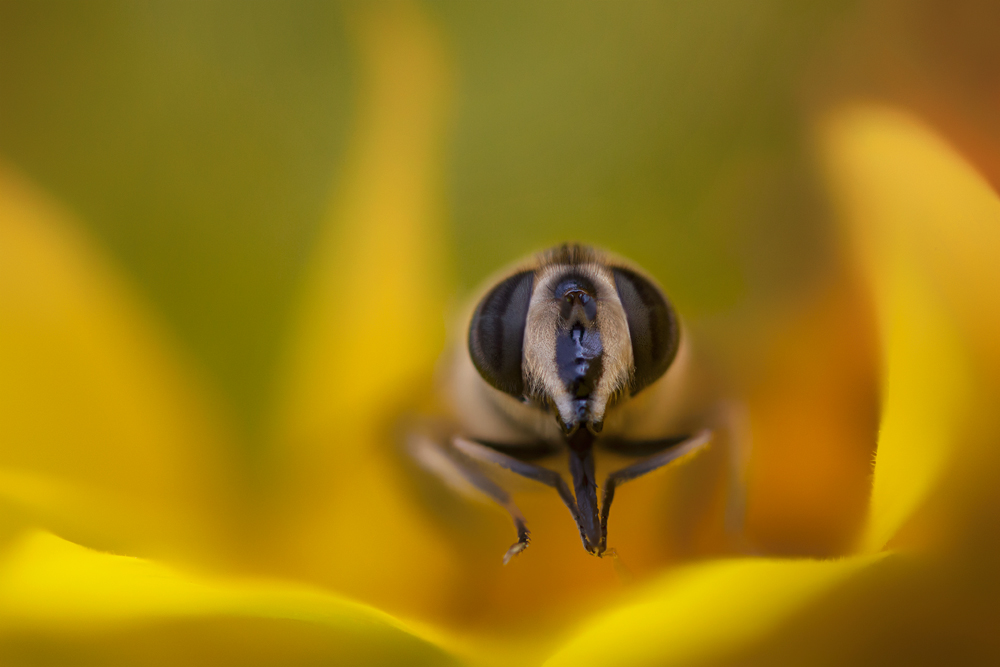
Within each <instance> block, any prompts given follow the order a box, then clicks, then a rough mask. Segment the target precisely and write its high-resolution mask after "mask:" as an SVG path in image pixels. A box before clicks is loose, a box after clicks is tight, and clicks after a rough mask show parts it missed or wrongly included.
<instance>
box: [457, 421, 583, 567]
mask: <svg viewBox="0 0 1000 667" xmlns="http://www.w3.org/2000/svg"><path fill="white" fill-rule="evenodd" d="M452 443H453V444H454V445H455V448H456V449H458V450H459V451H461V452H462V453H463V454H466V455H468V456H470V457H472V458H474V459H476V460H478V461H483V462H484V463H492V464H493V465H498V466H500V467H501V468H506V469H507V470H510V471H511V472H514V473H517V474H518V475H521V476H522V477H527V478H528V479H531V480H534V481H536V482H541V483H542V484H545V485H546V486H551V487H552V488H553V489H555V490H556V491H557V492H558V493H559V497H560V498H561V499H562V501H563V504H564V505H566V507H567V509H569V513H570V514H571V515H573V521H575V522H576V525H577V526H578V527H579V528H580V539H581V540H583V546H584V548H587V541H586V539H585V538H584V532H583V523H582V521H581V520H580V512H579V510H578V509H577V506H576V499H575V498H574V497H573V492H572V491H570V489H569V486H568V485H567V484H566V480H564V479H563V478H562V475H560V474H559V473H557V472H556V471H555V470H549V469H548V468H544V467H542V466H538V465H535V464H533V463H526V462H524V461H521V460H519V459H516V458H514V457H513V456H508V455H507V454H503V453H501V452H498V451H497V450H495V449H492V448H490V447H487V446H486V445H483V444H480V443H478V442H475V441H474V440H468V439H466V438H462V437H459V436H456V437H455V438H454V439H453V440H452Z"/></svg>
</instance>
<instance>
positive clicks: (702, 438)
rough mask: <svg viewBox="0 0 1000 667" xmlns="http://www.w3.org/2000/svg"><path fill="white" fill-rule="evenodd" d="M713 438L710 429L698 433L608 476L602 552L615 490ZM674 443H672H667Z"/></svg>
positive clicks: (602, 526) (606, 541)
mask: <svg viewBox="0 0 1000 667" xmlns="http://www.w3.org/2000/svg"><path fill="white" fill-rule="evenodd" d="M711 438H712V432H711V431H710V430H708V429H705V430H702V431H698V432H697V433H695V434H694V435H693V436H691V437H690V438H688V439H686V440H683V441H681V442H680V443H677V444H671V445H668V448H667V449H665V450H663V451H662V452H659V453H658V454H653V455H652V456H648V457H646V458H644V459H642V460H641V461H637V462H635V463H633V464H632V465H629V466H625V467H624V468H622V469H620V470H616V471H615V472H613V473H611V474H610V475H608V478H607V480H606V481H605V482H604V495H603V497H602V498H601V547H600V550H599V551H600V552H604V551H605V549H606V548H607V546H608V514H610V513H611V502H612V501H613V500H614V497H615V488H616V487H618V486H621V485H622V484H624V483H625V482H630V481H632V480H633V479H635V478H637V477H642V476H643V475H645V474H646V473H648V472H653V471H654V470H656V469H658V468H662V467H663V466H665V465H667V464H668V463H671V462H673V461H676V460H677V459H679V458H680V457H682V456H684V455H685V454H690V453H692V452H694V451H696V450H698V449H700V448H701V447H704V446H705V445H706V444H708V441H709V440H711ZM666 442H670V443H672V441H666Z"/></svg>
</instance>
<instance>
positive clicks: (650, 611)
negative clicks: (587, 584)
mask: <svg viewBox="0 0 1000 667" xmlns="http://www.w3.org/2000/svg"><path fill="white" fill-rule="evenodd" d="M879 557H880V556H868V557H853V558H844V559H840V560H831V561H816V560H768V559H763V558H760V559H742V560H730V561H718V562H713V563H707V564H704V565H696V566H692V567H687V568H683V569H681V570H677V571H674V572H672V573H670V574H669V575H667V576H665V577H663V578H662V579H661V580H660V581H658V582H655V583H653V584H652V585H650V586H647V587H645V590H644V593H643V595H642V597H641V598H639V599H637V600H635V601H633V602H631V603H628V604H625V605H623V606H622V607H620V608H618V609H616V610H614V611H612V612H611V613H608V614H605V615H603V616H599V617H598V618H597V619H595V620H594V621H592V622H590V623H588V624H586V625H585V626H583V628H581V629H580V631H579V632H578V633H577V634H576V636H575V637H574V639H572V640H571V641H570V642H569V643H568V644H567V645H566V646H565V647H563V648H562V649H561V650H560V651H559V652H558V653H557V654H556V655H554V656H553V657H552V658H551V659H550V660H549V661H548V662H547V663H546V665H549V666H550V667H558V666H560V665H581V664H605V665H685V664H714V661H718V660H721V659H723V658H725V657H726V656H728V655H730V654H731V653H733V652H735V651H737V650H738V649H740V648H742V647H743V646H745V645H747V644H749V643H751V642H752V641H754V640H756V639H758V638H760V637H762V636H764V635H765V634H766V633H767V632H768V631H769V630H772V629H773V628H774V627H775V626H777V625H778V624H779V623H780V622H781V621H783V620H785V619H787V618H788V617H789V616H791V615H792V614H793V613H794V612H795V611H797V610H798V609H799V607H801V606H802V605H803V604H805V603H806V602H808V601H810V600H812V599H814V598H816V597H818V596H819V595H820V594H822V593H823V592H825V591H827V590H830V589H831V588H833V587H835V586H837V585H838V584H839V583H841V582H842V581H844V580H845V579H847V578H848V577H850V576H851V575H852V574H853V573H855V572H857V571H858V570H859V569H860V568H863V567H865V566H866V565H868V564H869V563H871V562H873V560H875V559H877V558H879Z"/></svg>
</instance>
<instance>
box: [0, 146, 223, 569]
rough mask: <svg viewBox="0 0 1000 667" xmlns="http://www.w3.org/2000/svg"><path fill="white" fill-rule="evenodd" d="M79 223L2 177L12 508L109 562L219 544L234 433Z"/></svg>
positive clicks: (4, 426) (7, 484) (4, 412)
mask: <svg viewBox="0 0 1000 667" xmlns="http://www.w3.org/2000/svg"><path fill="white" fill-rule="evenodd" d="M68 218H69V216H68V215H67V214H66V213H64V212H63V211H61V210H59V209H58V208H57V207H55V206H54V205H52V204H51V203H50V202H48V201H47V200H46V198H45V197H44V196H43V195H41V194H40V193H38V192H37V191H36V190H34V189H33V188H32V187H31V186H30V185H28V184H27V183H26V182H25V181H24V180H23V179H21V178H19V177H18V176H17V175H15V174H14V172H13V171H12V170H11V169H9V168H7V167H4V166H3V165H0V498H5V499H6V500H8V501H10V502H12V503H14V504H15V505H18V506H20V507H22V508H23V509H25V510H26V511H28V512H29V513H31V514H33V515H34V516H35V520H37V521H41V522H42V523H43V524H44V525H48V526H50V527H53V528H55V529H58V530H59V531H60V532H63V533H64V534H69V535H73V536H74V537H75V538H76V539H78V540H81V541H83V542H85V543H89V544H97V545H102V546H104V547H106V548H114V549H128V550H130V551H132V552H133V553H134V552H136V551H137V550H138V551H140V552H143V551H147V552H148V551H155V552H160V553H165V552H170V553H180V552H188V551H191V550H192V549H197V548H199V547H201V546H204V545H205V543H207V542H214V541H216V539H217V538H216V537H215V536H217V535H219V534H220V533H219V531H218V529H217V526H215V525H214V521H215V519H217V518H218V516H219V512H220V507H221V503H222V500H221V497H222V495H223V493H224V489H225V488H227V484H226V483H225V476H224V475H223V473H222V472H221V468H220V466H219V463H218V461H219V455H220V453H221V452H220V449H219V448H220V445H221V444H222V442H223V440H222V438H221V437H220V436H219V433H220V432H222V429H221V427H220V425H219V423H218V422H217V420H216V419H214V418H212V417H211V416H210V413H209V412H208V411H207V410H205V409H204V406H203V405H202V402H201V397H200V396H199V394H198V392H197V390H196V383H194V382H193V381H192V378H191V377H189V376H188V375H186V374H185V373H184V372H183V371H182V370H181V369H182V368H183V364H182V363H180V362H179V361H178V359H177V357H176V356H174V355H171V354H170V353H169V349H170V345H169V344H168V342H167V341H166V339H165V337H164V335H163V334H162V332H161V331H159V330H158V329H157V327H156V326H155V325H154V324H153V323H152V321H153V319H152V318H151V317H150V316H148V315H147V314H146V313H145V312H144V311H143V308H142V307H141V305H140V303H139V300H138V299H137V298H136V297H135V296H134V295H132V294H130V293H129V292H128V290H126V289H125V288H124V287H123V284H122V282H121V280H120V279H119V277H118V276H117V275H116V274H115V273H114V271H113V270H112V269H111V268H110V266H109V263H108V262H107V261H106V260H105V259H104V258H102V257H101V256H100V254H99V253H98V252H97V251H96V250H95V249H94V248H93V247H92V246H91V245H90V244H89V243H88V242H87V240H86V239H85V238H83V237H82V236H81V234H80V233H79V232H78V230H76V229H75V228H74V226H73V224H72V222H71V221H70V220H69V219H68Z"/></svg>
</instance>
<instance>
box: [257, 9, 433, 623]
mask: <svg viewBox="0 0 1000 667" xmlns="http://www.w3.org/2000/svg"><path fill="white" fill-rule="evenodd" d="M350 18H351V20H352V25H353V27H354V32H355V34H356V38H357V44H358V47H359V54H360V60H361V71H362V80H361V95H360V98H359V99H360V105H359V108H358V111H357V120H356V128H355V130H354V132H353V135H352V136H353V142H352V144H351V146H350V147H349V149H348V158H347V162H346V164H345V166H344V167H343V171H342V173H341V174H340V180H339V183H338V186H337V188H336V193H335V195H336V196H335V201H334V206H333V210H332V213H331V216H330V220H329V223H328V229H327V232H326V238H325V239H324V240H323V241H322V242H321V243H320V244H319V249H318V251H317V254H316V256H315V258H314V266H313V272H312V275H311V277H310V280H309V283H308V285H307V289H306V292H305V297H304V300H303V303H302V306H301V311H302V316H301V318H300V321H299V324H298V327H297V329H296V330H295V333H294V336H293V338H292V343H291V349H290V352H289V361H288V364H287V366H288V368H289V369H290V371H289V376H288V378H287V379H286V382H285V385H284V391H283V394H282V396H281V398H280V401H279V412H278V415H277V419H276V426H275V438H274V443H275V455H276V457H278V459H279V460H281V461H282V463H281V466H282V468H283V470H284V471H285V472H286V473H287V476H286V477H285V478H284V479H283V481H282V484H283V485H284V486H283V490H284V492H285V493H284V497H283V504H281V505H280V509H279V510H278V512H279V516H276V517H275V530H277V531H278V533H277V536H276V537H275V538H274V539H272V540H270V541H271V542H272V544H274V545H275V550H276V551H278V552H279V553H278V554H277V556H276V557H277V558H278V559H279V560H282V561H284V565H282V567H285V568H287V571H288V572H289V573H290V574H291V573H294V574H295V576H306V577H309V578H311V579H313V580H319V581H323V582H324V583H326V584H328V585H332V586H336V587H338V589H339V590H345V591H348V592H350V593H351V594H353V595H357V596H361V597H363V599H365V600H368V601H376V602H377V603H378V604H380V605H392V606H391V608H392V609H394V610H399V609H401V608H408V605H410V603H411V601H413V600H423V599H426V598H428V597H434V596H435V595H437V594H438V592H439V591H441V590H443V587H446V585H447V580H448V576H449V570H450V563H449V558H450V557H449V554H448V553H447V552H446V551H445V550H444V548H443V547H442V546H441V545H440V544H439V543H438V541H437V540H436V539H435V537H434V536H433V534H432V531H431V530H430V528H429V526H427V524H426V519H424V518H423V517H421V515H420V514H419V512H417V511H416V509H415V508H414V507H412V506H411V500H410V498H409V497H408V496H407V495H406V493H405V488H404V484H403V482H402V481H401V480H400V479H399V477H398V474H397V470H396V467H395V462H394V461H393V460H392V457H393V455H394V447H395V445H396V443H395V442H394V440H393V438H394V436H395V435H396V434H395V429H394V428H393V425H392V423H391V421H390V420H392V419H394V418H396V417H397V416H398V413H399V412H400V407H401V406H402V405H404V404H406V403H407V402H412V401H413V400H414V399H418V400H419V398H420V397H419V396H414V395H413V394H414V393H415V389H416V388H417V387H423V388H426V385H427V383H426V381H424V382H422V383H418V382H417V381H418V380H422V379H423V380H425V379H426V377H427V376H429V374H430V371H431V368H432V365H433V361H434V359H435V357H436V356H437V354H439V352H440V349H441V343H442V341H443V330H444V319H443V312H444V299H443V296H442V294H443V288H442V285H443V280H442V274H443V267H442V256H443V252H442V248H441V245H442V239H441V237H442V230H441V214H440V208H439V207H440V204H439V196H440V192H441V173H442V166H441V151H442V138H443V136H444V114H445V111H446V103H447V99H448V90H449V85H448V84H449V81H448V63H447V59H446V57H445V54H444V52H443V47H442V44H441V37H440V35H439V34H438V32H437V31H436V29H435V27H434V26H433V25H432V24H431V22H430V21H429V19H428V18H427V17H426V16H424V15H423V14H422V13H421V10H420V8H419V7H418V6H416V5H415V4H413V3H406V2H400V3H387V4H384V5H383V4H379V5H362V6H359V7H357V8H356V11H355V13H353V14H352V15H351V16H350Z"/></svg>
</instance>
